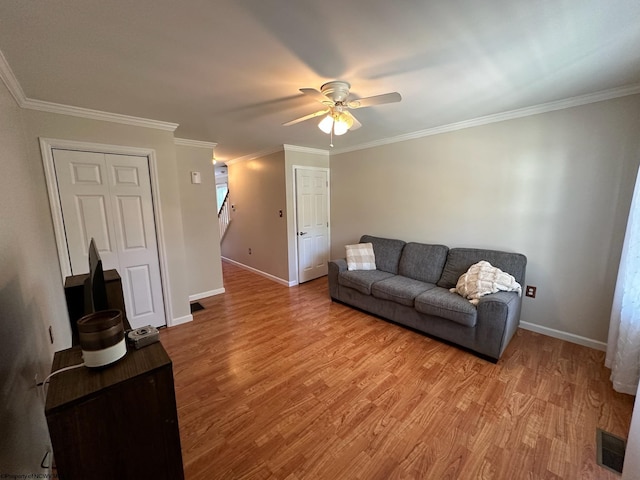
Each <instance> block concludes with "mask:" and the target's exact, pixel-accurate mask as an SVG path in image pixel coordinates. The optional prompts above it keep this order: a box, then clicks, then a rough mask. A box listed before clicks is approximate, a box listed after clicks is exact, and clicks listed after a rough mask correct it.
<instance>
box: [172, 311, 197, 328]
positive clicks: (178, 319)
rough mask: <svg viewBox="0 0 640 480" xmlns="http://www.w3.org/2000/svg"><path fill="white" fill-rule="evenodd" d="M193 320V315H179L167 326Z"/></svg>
mask: <svg viewBox="0 0 640 480" xmlns="http://www.w3.org/2000/svg"><path fill="white" fill-rule="evenodd" d="M192 321H193V315H191V314H189V315H185V316H184V317H178V318H174V319H172V320H171V323H167V327H175V326H177V325H181V324H183V323H189V322H192Z"/></svg>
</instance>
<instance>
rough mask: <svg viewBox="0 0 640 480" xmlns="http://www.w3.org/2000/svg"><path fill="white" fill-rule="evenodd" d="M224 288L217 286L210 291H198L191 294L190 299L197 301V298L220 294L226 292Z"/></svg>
mask: <svg viewBox="0 0 640 480" xmlns="http://www.w3.org/2000/svg"><path fill="white" fill-rule="evenodd" d="M224 291H225V290H224V288H216V289H215V290H209V291H208V292H202V293H196V294H194V295H189V301H190V302H195V301H196V300H200V299H203V298H207V297H213V296H214V295H220V294H222V293H224Z"/></svg>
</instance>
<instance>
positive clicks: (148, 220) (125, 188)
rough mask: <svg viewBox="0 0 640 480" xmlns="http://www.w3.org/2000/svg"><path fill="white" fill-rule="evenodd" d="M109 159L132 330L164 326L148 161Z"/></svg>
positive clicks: (112, 157) (112, 194)
mask: <svg viewBox="0 0 640 480" xmlns="http://www.w3.org/2000/svg"><path fill="white" fill-rule="evenodd" d="M105 159H106V165H107V170H108V177H109V187H110V188H109V189H110V193H111V203H112V206H113V208H112V211H113V214H114V218H113V220H114V227H115V228H114V231H115V238H116V250H117V252H118V259H119V264H120V268H119V270H118V271H119V272H120V276H121V277H122V278H123V282H122V288H123V290H124V295H125V302H127V300H128V303H125V305H126V306H127V317H128V318H129V322H130V323H131V326H132V327H141V326H144V325H154V326H158V325H164V324H165V320H164V306H163V302H162V284H161V282H160V265H159V263H158V245H157V241H156V229H155V223H154V218H153V203H152V200H151V180H150V178H149V165H148V161H147V158H146V157H134V156H128V155H106V156H105ZM125 279H126V281H125Z"/></svg>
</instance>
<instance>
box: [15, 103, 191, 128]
mask: <svg viewBox="0 0 640 480" xmlns="http://www.w3.org/2000/svg"><path fill="white" fill-rule="evenodd" d="M21 106H22V107H23V108H28V109H30V110H38V111H41V112H49V113H58V114H60V115H71V116H73V117H81V118H88V119H90V120H101V121H104V122H113V123H122V124H124V125H133V126H135V127H146V128H155V129H157V130H167V131H169V132H174V131H175V130H176V128H178V124H177V123H169V122H162V121H160V120H152V119H150V118H141V117H133V116H130V115H122V114H119V113H110V112H103V111H101V110H93V109H90V108H83V107H74V106H72V105H62V104H60V103H53V102H45V101H44V100H32V99H31V98H27V99H25V102H24V104H23V105H21Z"/></svg>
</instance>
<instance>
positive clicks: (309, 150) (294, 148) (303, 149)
mask: <svg viewBox="0 0 640 480" xmlns="http://www.w3.org/2000/svg"><path fill="white" fill-rule="evenodd" d="M283 147H284V151H285V152H300V153H312V154H314V155H326V156H329V150H322V149H320V148H310V147H300V146H298V145H288V144H286V143H285V144H284V145H283Z"/></svg>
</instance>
